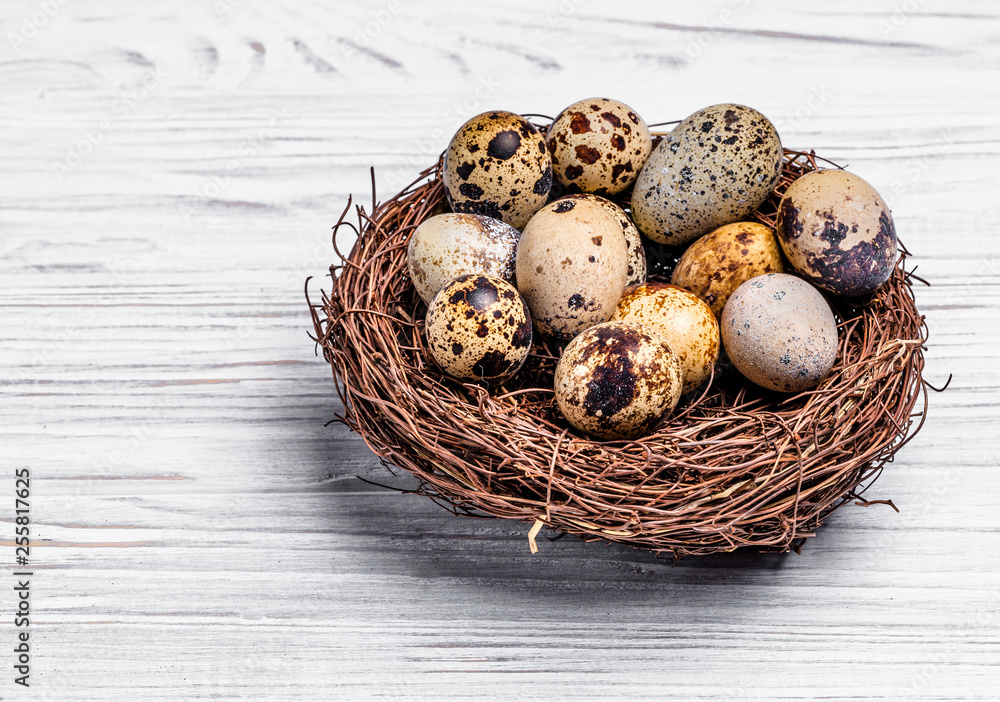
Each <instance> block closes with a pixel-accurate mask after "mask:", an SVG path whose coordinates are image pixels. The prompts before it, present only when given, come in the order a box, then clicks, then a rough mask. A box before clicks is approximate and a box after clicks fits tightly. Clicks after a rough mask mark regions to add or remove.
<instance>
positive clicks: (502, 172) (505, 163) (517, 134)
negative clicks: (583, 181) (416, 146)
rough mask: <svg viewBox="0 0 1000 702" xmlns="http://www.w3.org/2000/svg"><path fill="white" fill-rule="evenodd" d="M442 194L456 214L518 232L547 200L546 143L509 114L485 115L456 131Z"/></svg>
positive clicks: (549, 177)
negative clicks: (499, 221)
mask: <svg viewBox="0 0 1000 702" xmlns="http://www.w3.org/2000/svg"><path fill="white" fill-rule="evenodd" d="M442 179H443V181H444V194H445V197H446V198H447V199H448V204H449V205H451V209H453V210H454V211H455V212H469V213H472V214H481V215H486V216H487V217H493V218H495V219H502V220H503V221H504V222H506V223H507V224H509V225H511V226H513V227H517V228H518V229H520V228H521V227H523V226H524V225H525V224H526V223H527V221H528V220H529V219H530V218H531V215H533V214H535V212H537V211H538V210H539V209H540V208H541V207H542V205H544V204H545V201H546V200H547V199H548V196H549V189H550V188H551V187H552V159H551V158H550V157H549V151H548V149H547V148H546V147H545V140H544V139H543V138H542V135H541V134H539V132H538V130H537V129H535V127H534V126H533V125H532V124H530V123H529V122H528V121H527V120H526V119H524V118H523V117H521V116H520V115H516V114H514V113H513V112H502V111H493V112H484V113H483V114H481V115H477V116H475V117H473V118H472V119H470V120H469V121H468V122H466V123H465V124H463V125H462V126H461V127H459V130H458V132H457V133H456V134H455V136H454V137H452V139H451V143H450V144H448V149H447V151H445V154H444V171H443V173H442Z"/></svg>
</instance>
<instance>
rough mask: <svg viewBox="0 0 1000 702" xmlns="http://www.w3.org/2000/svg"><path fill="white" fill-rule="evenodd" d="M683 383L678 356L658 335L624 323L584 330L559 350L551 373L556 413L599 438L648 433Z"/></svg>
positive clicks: (674, 403) (676, 397) (674, 400)
mask: <svg viewBox="0 0 1000 702" xmlns="http://www.w3.org/2000/svg"><path fill="white" fill-rule="evenodd" d="M683 385H684V379H683V372H682V370H681V365H680V362H679V361H678V360H677V356H676V355H674V353H673V351H671V350H670V346H669V345H668V344H667V342H666V341H664V340H663V339H662V338H660V336H659V335H657V334H655V333H652V332H648V331H645V330H644V329H642V328H640V327H638V326H636V325H634V324H626V323H625V322H605V323H603V324H598V325H596V326H593V327H591V328H590V329H587V330H586V331H584V332H583V333H582V334H580V335H578V336H577V337H576V338H574V339H573V340H572V341H571V342H570V343H569V344H568V345H567V346H566V349H565V351H563V355H562V357H560V359H559V363H558V364H557V365H556V373H555V397H556V404H557V405H558V407H559V411H560V412H562V415H563V416H564V417H565V418H566V421H568V422H569V423H570V424H571V425H573V426H574V427H576V428H577V429H579V430H580V431H582V432H584V433H587V434H590V435H592V436H595V437H597V438H600V439H612V440H614V439H634V438H637V437H640V436H642V435H644V434H647V433H649V432H650V431H651V430H652V429H654V428H655V427H656V425H657V424H658V423H659V422H660V420H661V419H662V418H663V417H664V416H665V415H666V414H667V413H669V412H670V411H672V410H673V409H674V407H676V406H677V402H678V400H680V396H681V389H682V387H683Z"/></svg>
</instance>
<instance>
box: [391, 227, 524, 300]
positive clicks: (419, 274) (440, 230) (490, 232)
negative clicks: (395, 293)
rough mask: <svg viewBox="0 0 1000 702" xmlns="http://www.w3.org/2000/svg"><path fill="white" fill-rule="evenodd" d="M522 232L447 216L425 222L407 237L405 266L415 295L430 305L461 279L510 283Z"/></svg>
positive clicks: (512, 228)
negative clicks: (478, 277)
mask: <svg viewBox="0 0 1000 702" xmlns="http://www.w3.org/2000/svg"><path fill="white" fill-rule="evenodd" d="M520 238H521V232H519V231H517V230H516V229H514V227H512V226H510V225H509V224H506V223H504V222H501V221H500V220H499V219H493V218H492V217H484V216H483V215H474V214H465V213H457V212H449V213H447V214H440V215H437V216H435V217H431V218H429V219H426V220H424V222H423V223H422V224H421V225H420V226H419V227H417V228H416V230H415V231H414V232H413V235H412V236H411V237H410V243H409V245H408V246H407V250H406V253H407V255H406V263H407V267H408V268H409V271H410V280H412V281H413V287H414V288H416V290H417V293H418V294H419V295H420V297H422V298H423V299H424V302H430V301H431V298H433V297H434V295H435V294H436V293H437V291H438V290H440V289H441V288H442V287H443V286H444V285H445V284H446V283H448V282H449V281H452V280H454V279H455V278H457V277H459V276H460V275H465V274H468V273H481V274H482V275H488V276H492V277H494V278H503V279H504V280H508V281H509V280H512V279H513V277H514V257H515V255H516V253H517V242H518V239H520Z"/></svg>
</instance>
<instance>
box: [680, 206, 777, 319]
mask: <svg viewBox="0 0 1000 702" xmlns="http://www.w3.org/2000/svg"><path fill="white" fill-rule="evenodd" d="M784 271H785V263H784V261H783V260H782V258H781V248H780V247H779V246H778V241H777V239H775V238H774V234H773V233H772V232H771V230H770V229H768V228H767V227H766V226H764V225H763V224H760V223H758V222H734V223H733V224H726V225H723V226H721V227H719V228H718V229H716V230H715V231H713V232H709V233H708V234H706V235H705V236H703V237H701V238H700V239H698V240H697V241H695V242H694V243H693V244H691V245H690V246H689V247H688V248H687V250H685V251H684V254H683V255H682V256H681V258H680V260H679V261H678V262H677V266H676V267H675V268H674V272H673V275H672V276H671V278H670V282H671V283H673V284H674V285H677V286H679V287H682V288H684V289H685V290H690V291H691V292H693V293H694V294H695V295H697V296H698V297H700V298H701V299H702V300H704V301H705V302H707V303H708V306H709V307H711V308H712V312H713V313H714V314H715V316H716V317H720V316H722V310H723V308H724V307H725V306H726V300H728V299H729V296H730V295H732V294H733V292H734V291H735V290H736V288H738V287H740V285H742V284H743V283H744V282H746V281H748V280H750V279H751V278H756V277H757V276H759V275H764V274H765V273H784Z"/></svg>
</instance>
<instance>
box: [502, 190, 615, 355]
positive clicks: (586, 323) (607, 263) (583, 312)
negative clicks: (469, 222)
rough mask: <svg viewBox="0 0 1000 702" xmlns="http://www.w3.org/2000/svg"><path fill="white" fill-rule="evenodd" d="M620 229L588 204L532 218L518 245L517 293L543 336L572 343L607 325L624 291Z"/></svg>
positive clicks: (549, 209) (558, 206)
mask: <svg viewBox="0 0 1000 702" xmlns="http://www.w3.org/2000/svg"><path fill="white" fill-rule="evenodd" d="M627 275H628V246H627V245H626V242H625V235H624V234H623V233H622V229H621V226H620V225H619V224H618V222H617V221H615V219H614V218H613V217H612V216H611V215H610V214H608V212H607V211H606V210H605V209H604V208H603V207H601V206H600V205H598V204H596V203H594V202H590V201H588V200H574V199H567V200H557V201H556V202H553V203H551V204H549V205H547V206H545V207H544V208H542V209H541V210H539V212H538V214H536V215H535V216H534V217H532V218H531V221H530V222H528V224H527V225H526V226H525V227H524V232H522V234H521V240H520V242H518V245H517V263H516V277H517V287H518V289H519V290H520V291H521V294H522V295H524V299H525V300H527V301H528V305H529V306H530V307H531V315H532V317H533V318H534V320H535V325H536V327H537V329H538V331H539V332H541V333H543V334H548V335H549V336H553V337H557V338H561V339H571V338H573V337H574V336H576V335H577V334H579V333H580V332H581V331H583V330H584V329H586V328H587V327H590V326H593V325H595V324H599V323H601V322H605V321H607V320H608V319H609V318H610V317H611V313H612V312H614V310H615V305H616V304H617V303H618V298H619V297H621V294H622V290H624V289H625V281H626V278H627Z"/></svg>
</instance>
